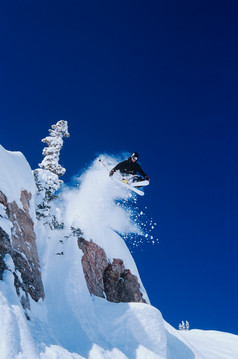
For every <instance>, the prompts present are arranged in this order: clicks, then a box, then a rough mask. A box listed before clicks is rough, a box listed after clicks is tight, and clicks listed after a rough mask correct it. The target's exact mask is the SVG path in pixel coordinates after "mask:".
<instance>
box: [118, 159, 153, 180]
mask: <svg viewBox="0 0 238 359" xmlns="http://www.w3.org/2000/svg"><path fill="white" fill-rule="evenodd" d="M118 170H119V171H120V172H121V173H123V174H131V175H136V174H137V173H139V174H140V175H141V176H143V177H148V176H147V175H146V174H145V172H144V171H143V170H142V168H141V166H140V165H139V163H137V162H132V160H131V157H129V158H128V160H125V161H123V162H120V163H118V164H117V165H116V166H115V167H114V168H113V169H112V171H113V172H115V171H118Z"/></svg>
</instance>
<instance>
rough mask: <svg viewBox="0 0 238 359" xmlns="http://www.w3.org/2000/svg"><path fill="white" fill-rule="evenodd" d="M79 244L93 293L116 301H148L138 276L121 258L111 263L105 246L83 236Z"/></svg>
mask: <svg viewBox="0 0 238 359" xmlns="http://www.w3.org/2000/svg"><path fill="white" fill-rule="evenodd" d="M78 246H79V248H80V249H81V250H82V252H83V257H82V266H83V271H84V276H85V279H86V283H87V286H88V289H89V292H90V293H91V294H94V295H96V296H98V297H102V298H106V299H107V300H108V301H110V302H114V303H120V302H143V303H146V301H145V300H144V299H143V296H142V293H141V292H140V284H139V283H138V279H137V277H136V276H135V275H133V274H132V273H131V272H130V270H129V269H125V267H124V264H123V261H122V260H121V259H115V258H114V259H113V261H112V263H109V261H108V259H107V256H106V253H105V251H104V250H103V248H101V247H99V246H98V245H97V244H95V243H94V242H93V241H92V240H90V242H88V241H86V240H85V239H84V238H83V237H80V238H78Z"/></svg>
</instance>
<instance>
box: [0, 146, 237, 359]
mask: <svg viewBox="0 0 238 359" xmlns="http://www.w3.org/2000/svg"><path fill="white" fill-rule="evenodd" d="M101 158H103V160H104V161H105V163H106V165H107V166H108V167H109V168H110V167H113V166H114V164H115V163H116V159H114V158H112V157H109V156H102V157H101ZM0 164H1V168H4V170H3V171H1V172H0V190H1V191H2V192H3V193H4V194H5V195H6V196H7V198H8V200H9V201H12V200H16V201H17V202H18V204H19V192H20V190H21V189H22V188H24V189H27V190H28V191H32V192H33V193H34V190H35V186H34V181H33V176H32V172H31V169H30V166H29V165H28V163H27V161H26V160H25V159H24V156H23V155H22V154H20V153H12V152H8V151H5V150H4V149H3V148H2V147H0ZM134 198H135V197H133V196H132V197H131V194H130V192H128V191H127V189H126V188H124V187H122V186H120V185H119V184H116V183H115V182H114V181H112V180H111V179H110V178H109V177H108V174H107V171H106V169H105V168H104V167H103V166H101V165H100V164H99V162H98V159H96V160H95V161H94V163H93V164H92V166H91V167H90V168H88V169H87V170H86V171H85V172H84V174H83V175H82V176H81V177H80V183H79V186H77V187H76V188H73V189H72V188H67V187H66V188H64V189H63V192H62V194H61V196H59V199H58V201H57V203H56V204H55V208H54V210H55V213H57V216H58V218H59V219H61V220H63V221H64V222H65V228H64V229H63V230H49V228H48V227H47V226H45V225H43V223H42V222H40V221H37V220H36V219H35V217H34V221H35V231H36V235H37V246H38V252H39V257H40V262H41V268H42V278H43V283H44V289H45V300H44V301H42V300H41V301H39V302H38V303H35V302H34V301H33V300H31V310H30V311H29V312H28V314H29V316H30V318H31V320H30V321H29V320H27V319H26V318H25V315H24V312H23V309H22V307H21V305H20V302H19V298H18V296H17V294H16V291H15V288H14V278H13V274H12V270H13V268H14V265H13V263H12V262H11V258H10V257H9V256H6V258H5V262H6V263H7V264H8V267H9V270H6V271H5V272H4V278H3V280H1V281H0V358H1V359H235V358H238V337H237V336H235V335H232V334H228V333H221V332H204V331H201V330H191V331H184V332H181V331H177V330H176V329H174V328H173V327H171V326H170V325H169V324H168V323H166V322H165V321H164V320H163V318H162V315H161V313H160V311H159V310H158V309H156V308H155V307H153V306H151V305H150V304H144V303H110V302H107V301H106V300H105V299H102V298H97V297H94V296H91V295H90V294H89V291H88V288H87V285H86V282H85V278H84V274H83V270H82V266H81V257H82V253H81V251H80V250H79V248H78V246H77V238H76V237H74V236H69V228H70V227H71V226H73V227H75V228H78V227H79V228H80V229H81V230H82V231H83V233H84V237H85V238H86V239H88V240H89V239H92V240H93V241H94V242H96V243H97V244H98V245H100V246H101V247H102V248H104V250H105V252H106V254H107V256H108V258H109V259H113V258H121V259H122V260H123V261H124V264H125V267H126V268H129V269H130V270H131V272H132V273H133V274H135V275H137V276H138V279H139V282H140V284H141V291H142V293H143V295H144V298H145V299H146V300H147V302H148V303H149V299H148V296H147V294H146V291H145V289H144V288H143V285H142V283H141V280H140V278H139V274H138V270H137V267H136V264H135V262H134V260H133V257H132V255H131V254H130V252H129V250H128V248H127V246H126V244H125V242H124V240H123V239H122V236H123V235H124V234H130V233H137V232H140V233H143V231H142V229H141V228H140V223H138V222H137V224H135V223H134V222H133V220H132V218H133V216H130V202H131V201H134ZM145 198H146V196H145ZM122 202H123V203H124V204H125V203H128V208H127V209H125V206H121V203H122ZM4 220H6V219H4V218H2V221H4ZM0 224H1V223H0ZM7 226H8V225H6V228H8V227H7ZM145 236H146V233H145ZM62 252H63V253H64V254H63V255H57V253H62Z"/></svg>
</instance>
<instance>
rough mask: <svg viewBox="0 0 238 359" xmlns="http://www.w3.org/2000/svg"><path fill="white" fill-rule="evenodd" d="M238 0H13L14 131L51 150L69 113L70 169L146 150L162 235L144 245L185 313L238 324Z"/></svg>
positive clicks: (3, 34) (29, 149)
mask: <svg viewBox="0 0 238 359" xmlns="http://www.w3.org/2000/svg"><path fill="white" fill-rule="evenodd" d="M237 10H238V8H237V6H236V4H235V2H234V1H233V2H229V1H226V2H224V1H216V2H214V1H196V2H194V1H183V0H182V1H176V0H171V1H168V0H163V1H159V0H157V1H154V0H153V1H140V0H139V1H130V0H129V1H128V0H127V1H111V0H110V1H109V0H108V1H100V0H95V1H90V0H87V1H86V0H85V1H82V0H77V1H60V0H57V1H51V0H50V1H49V0H48V1H31V0H29V1H24V0H23V1H5V2H1V5H0V46H1V56H0V76H1V81H0V98H1V101H0V118H1V132H0V143H1V144H2V145H3V146H4V147H5V148H6V149H8V150H19V151H21V152H23V153H24V155H25V156H26V158H27V160H28V161H29V163H30V165H31V167H32V168H33V169H34V168H36V167H38V163H39V162H41V160H42V155H41V152H42V149H43V144H42V143H41V139H42V138H43V137H45V136H46V135H47V133H48V129H49V128H50V126H51V125H52V124H53V123H56V122H57V121H58V120H61V119H63V120H67V121H68V123H69V132H70V134H71V137H70V139H67V140H66V141H65V145H64V148H63V151H62V154H61V164H62V165H63V166H64V167H66V169H67V173H66V175H65V176H64V177H62V179H63V180H64V181H65V182H67V181H69V180H70V178H71V177H72V176H73V175H74V174H75V173H76V172H77V171H78V170H79V169H80V168H81V169H82V168H84V167H85V166H87V165H88V164H89V163H90V161H92V160H93V159H94V158H95V156H96V155H97V154H98V153H101V152H106V153H111V154H118V153H120V152H121V151H128V152H131V151H138V152H139V153H140V157H141V164H142V167H143V169H144V170H145V171H146V172H147V173H148V175H149V176H150V177H151V185H150V187H149V188H147V189H146V196H145V197H143V198H139V199H138V201H139V205H140V206H141V207H142V208H143V207H144V206H148V211H147V214H148V216H152V217H153V219H154V220H155V221H156V222H158V224H159V226H158V230H157V233H156V235H157V236H158V237H159V239H160V244H159V245H158V246H156V247H152V246H151V245H148V244H145V245H144V246H143V251H142V248H140V250H138V251H137V252H136V253H134V258H135V261H136V263H137V266H138V269H139V272H140V275H141V278H142V281H143V283H144V286H145V288H146V289H147V292H148V295H149V297H150V299H151V302H152V304H153V305H155V306H156V307H157V308H158V309H160V310H161V312H162V314H163V316H164V318H165V320H166V321H168V322H169V323H170V324H172V325H173V326H175V327H177V326H178V324H179V323H180V322H181V321H182V320H188V321H189V322H190V324H191V327H192V328H201V329H212V330H221V331H228V332H232V333H236V334H238V309H237V297H238V289H237V269H238V265H237V251H238V244H237V239H238V236H237V234H238V230H237V213H238V188H237V174H238V170H237V154H238V146H237V136H238V121H237V119H238V106H237V90H238V85H237V84H238V76H237V75H238V71H237V63H238V47H237V37H238V25H237Z"/></svg>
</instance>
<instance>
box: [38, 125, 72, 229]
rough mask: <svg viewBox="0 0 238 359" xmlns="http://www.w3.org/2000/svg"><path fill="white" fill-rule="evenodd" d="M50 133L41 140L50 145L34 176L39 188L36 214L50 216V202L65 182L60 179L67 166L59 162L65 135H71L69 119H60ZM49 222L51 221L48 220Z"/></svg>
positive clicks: (39, 216) (45, 149)
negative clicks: (64, 166)
mask: <svg viewBox="0 0 238 359" xmlns="http://www.w3.org/2000/svg"><path fill="white" fill-rule="evenodd" d="M49 133H50V135H49V136H47V137H45V138H43V139H42V140H41V141H42V142H43V143H46V144H47V145H48V147H45V148H44V149H43V152H42V154H43V156H45V158H44V159H43V161H42V162H41V163H39V167H40V168H38V169H36V170H34V177H35V182H36V186H37V189H38V193H37V198H36V204H37V210H36V216H37V218H38V219H40V218H41V217H44V218H46V217H49V214H50V207H51V206H50V202H51V201H52V200H53V199H54V198H55V197H56V196H55V192H56V191H57V190H58V189H59V188H60V184H61V183H62V182H63V181H62V180H60V179H59V176H62V175H63V174H64V173H65V171H66V170H65V168H63V167H62V166H61V165H60V164H59V157H60V150H61V148H62V147H63V143H64V141H63V137H69V132H68V123H67V121H58V122H57V123H56V124H55V125H52V126H51V129H49ZM47 222H48V223H49V222H50V221H47ZM52 223H53V222H52Z"/></svg>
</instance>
